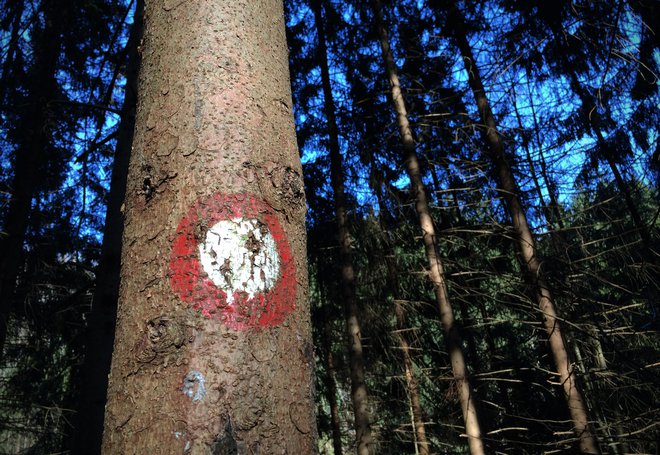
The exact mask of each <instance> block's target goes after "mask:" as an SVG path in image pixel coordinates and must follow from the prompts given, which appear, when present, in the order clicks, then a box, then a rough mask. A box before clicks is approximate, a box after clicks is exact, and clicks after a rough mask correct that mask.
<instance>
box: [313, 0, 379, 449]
mask: <svg viewBox="0 0 660 455" xmlns="http://www.w3.org/2000/svg"><path fill="white" fill-rule="evenodd" d="M312 8H313V10H314V22H315V23H316V29H317V33H318V41H319V53H318V55H319V61H320V66H321V81H322V85H323V96H324V99H325V104H324V107H325V116H326V119H327V122H328V141H329V152H330V179H331V183H332V191H333V194H334V203H335V219H336V223H337V240H338V242H339V260H340V263H341V295H342V300H343V305H344V314H345V318H346V331H347V335H348V357H349V364H350V371H351V397H352V400H353V412H354V414H355V435H356V447H357V454H358V455H368V454H369V448H370V446H371V445H372V443H373V442H372V436H371V416H370V415H369V402H368V401H369V400H368V393H367V386H366V383H365V374H364V358H363V351H362V339H361V336H362V335H361V331H360V319H359V314H358V304H357V298H356V295H355V271H354V269H353V257H352V255H353V253H352V246H351V236H350V232H349V228H348V215H347V213H346V196H345V193H344V170H343V164H342V158H341V152H340V150H339V136H338V129H337V120H336V117H335V103H334V98H333V96H332V87H331V85H330V71H329V69H328V51H327V47H326V43H325V39H326V37H325V30H324V26H323V14H322V11H321V0H312Z"/></svg>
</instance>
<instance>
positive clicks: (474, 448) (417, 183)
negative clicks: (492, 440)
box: [372, 0, 485, 455]
mask: <svg viewBox="0 0 660 455" xmlns="http://www.w3.org/2000/svg"><path fill="white" fill-rule="evenodd" d="M372 4H373V9H374V14H375V17H376V27H377V29H378V34H379V40H380V45H381V48H382V51H383V58H384V60H385V68H386V72H387V78H388V80H389V83H390V87H391V89H392V102H393V105H394V110H395V112H396V115H397V123H398V125H399V134H400V135H401V142H402V145H403V154H404V160H405V164H406V171H407V173H408V176H409V178H410V184H411V186H412V191H413V194H414V195H415V210H416V212H417V216H418V219H419V224H420V227H421V229H422V239H423V242H424V249H425V252H426V257H427V259H428V262H429V278H430V279H431V282H432V283H433V287H434V288H435V295H436V302H437V304H438V308H439V311H440V321H441V323H442V328H443V331H444V335H445V342H446V343H447V351H448V352H449V358H450V361H451V367H452V372H453V375H454V380H455V381H456V388H457V390H458V394H459V400H460V403H461V409H462V412H463V419H464V421H465V432H466V434H467V437H468V444H469V447H470V453H471V454H472V455H478V454H484V453H485V449H484V443H483V440H482V432H481V425H480V423H479V417H478V413H477V408H476V406H475V404H476V403H475V402H476V400H475V397H474V396H473V392H472V389H471V387H470V382H469V378H468V371H467V365H466V364H465V357H464V355H463V350H462V347H461V338H460V334H459V330H458V327H457V326H456V323H455V321H454V312H453V309H452V305H451V303H450V301H449V296H448V293H447V283H446V281H445V276H444V268H443V264H442V261H441V260H440V256H439V255H438V251H437V248H436V244H435V241H436V235H435V227H434V223H433V219H432V218H431V213H430V209H429V204H428V201H427V196H426V191H425V189H424V183H423V182H422V177H421V174H420V166H419V159H418V157H417V152H416V150H415V141H414V139H413V135H412V129H411V127H410V123H409V121H408V112H407V109H406V106H405V103H404V100H403V94H402V92H401V85H400V83H399V76H398V72H397V68H396V65H395V63H394V58H393V56H392V52H391V50H390V44H389V40H388V37H387V30H386V29H385V23H384V19H383V13H382V9H381V5H380V1H379V0H372Z"/></svg>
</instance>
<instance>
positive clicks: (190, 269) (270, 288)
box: [170, 193, 297, 330]
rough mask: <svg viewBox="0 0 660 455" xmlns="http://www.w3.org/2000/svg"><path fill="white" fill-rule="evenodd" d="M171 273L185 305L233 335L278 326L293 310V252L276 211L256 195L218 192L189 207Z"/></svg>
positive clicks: (176, 241) (178, 235) (175, 245)
mask: <svg viewBox="0 0 660 455" xmlns="http://www.w3.org/2000/svg"><path fill="white" fill-rule="evenodd" d="M170 273H171V275H170V276H171V278H170V283H171V285H172V289H173V290H174V292H176V293H177V294H178V295H179V297H180V298H181V299H182V300H183V301H185V302H187V303H189V304H191V305H192V307H193V308H195V309H196V310H199V311H201V312H202V314H204V316H206V317H208V318H212V319H217V320H220V321H222V322H223V323H225V324H226V325H227V326H228V327H229V328H231V329H233V330H247V329H258V328H264V327H272V326H276V325H279V324H281V323H282V322H283V321H284V319H285V318H286V316H287V315H288V314H289V313H291V312H292V311H293V310H294V308H295V301H296V284H297V283H296V270H295V263H294V261H293V255H292V254H291V247H290V245H289V242H288V240H287V239H286V236H285V234H284V230H283V229H282V226H281V225H280V222H279V220H278V218H277V216H276V215H275V213H274V211H273V209H272V208H271V207H270V206H269V205H267V204H266V203H265V202H264V201H262V200H260V199H257V198H256V197H255V196H254V195H252V194H222V193H217V194H214V195H212V196H210V197H209V198H207V199H204V200H201V201H199V202H197V203H196V204H195V205H194V206H193V207H191V208H190V210H189V211H188V213H187V215H186V216H184V217H183V219H182V220H181V222H180V223H179V226H178V227H177V230H176V236H175V238H174V242H173V244H172V254H171V258H170Z"/></svg>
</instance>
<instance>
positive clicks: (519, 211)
mask: <svg viewBox="0 0 660 455" xmlns="http://www.w3.org/2000/svg"><path fill="white" fill-rule="evenodd" d="M449 21H450V23H451V24H453V31H454V37H455V39H456V43H457V45H458V48H459V50H460V53H461V56H462V58H463V62H464V64H465V69H466V71H467V74H468V84H469V85H470V88H471V89H472V93H473V95H474V98H475V101H476V103H477V107H478V110H479V116H480V118H481V121H482V125H481V127H482V134H483V136H484V139H485V140H486V142H487V143H488V144H489V147H490V150H489V151H490V153H489V156H488V158H489V159H490V160H491V161H492V162H493V164H494V166H495V169H496V172H497V177H498V179H499V183H500V187H499V188H498V191H499V193H500V194H501V195H502V197H503V198H504V200H505V201H506V205H507V208H508V211H509V214H510V216H511V220H512V223H513V228H514V232H515V236H516V239H517V242H518V247H519V248H520V254H521V256H522V259H523V264H524V266H525V267H526V271H527V275H528V278H529V279H530V280H532V282H533V283H534V285H535V287H536V299H537V302H538V305H539V308H540V310H541V314H542V315H543V326H544V328H545V330H546V332H547V334H548V339H549V344H550V350H551V352H552V356H553V358H554V361H555V366H556V367H557V370H558V373H559V376H560V378H561V384H562V387H563V391H564V396H565V398H566V402H567V405H568V409H569V412H570V415H571V419H572V422H573V429H574V432H575V434H576V436H577V437H578V439H579V446H580V450H581V451H582V452H583V453H600V449H599V447H598V441H597V439H596V435H595V433H594V431H593V429H592V428H591V425H590V420H589V413H588V409H587V404H586V401H585V399H584V397H583V395H582V391H581V390H580V389H579V388H578V385H577V381H576V371H574V368H573V366H572V363H571V360H570V358H569V353H568V349H567V347H566V343H565V341H564V338H563V336H562V331H561V324H560V322H559V319H558V316H557V309H556V307H555V303H554V300H553V297H552V294H551V293H550V288H549V286H548V283H547V281H546V280H545V278H544V276H543V270H542V269H541V260H540V259H539V257H538V255H537V251H536V246H535V242H534V237H533V235H532V232H531V230H530V228H529V224H528V222H527V215H526V213H525V210H524V208H523V206H522V203H521V201H520V195H519V190H518V187H517V184H516V181H515V177H514V175H513V171H512V170H511V167H510V166H509V163H508V162H507V160H506V157H505V155H504V144H503V143H502V140H501V137H500V135H499V132H498V130H497V124H496V122H495V118H494V116H493V113H492V111H491V109H490V104H489V101H488V98H487V97H486V92H485V90H484V87H483V83H482V81H481V76H480V74H479V69H478V68H477V67H476V65H475V64H474V57H473V55H472V48H471V47H470V44H469V42H468V40H467V33H466V31H465V19H464V18H463V16H462V14H461V12H460V11H458V9H457V8H456V7H454V8H453V9H452V11H451V16H450V19H449Z"/></svg>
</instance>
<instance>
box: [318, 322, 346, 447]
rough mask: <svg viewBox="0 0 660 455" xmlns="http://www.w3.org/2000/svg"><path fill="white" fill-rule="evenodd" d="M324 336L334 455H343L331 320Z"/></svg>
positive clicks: (326, 326)
mask: <svg viewBox="0 0 660 455" xmlns="http://www.w3.org/2000/svg"><path fill="white" fill-rule="evenodd" d="M324 322H325V327H324V336H323V360H324V363H325V370H326V375H325V378H324V381H325V387H326V389H327V391H328V402H329V403H330V425H331V427H332V448H333V450H334V455H343V453H344V449H343V447H342V444H341V424H340V421H339V403H337V382H336V381H335V370H336V368H335V358H334V355H333V354H332V330H331V325H330V318H329V317H328V318H327V319H326V320H325V321H324Z"/></svg>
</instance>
